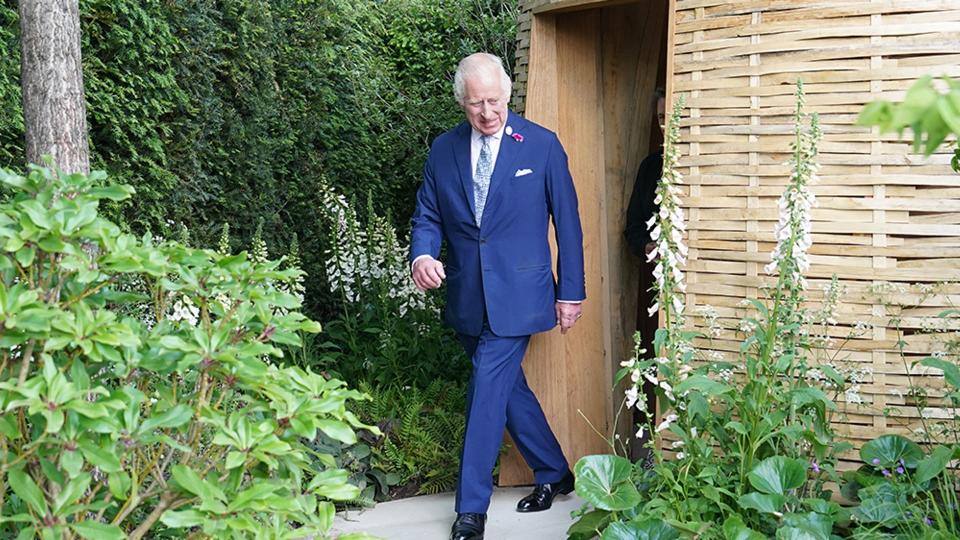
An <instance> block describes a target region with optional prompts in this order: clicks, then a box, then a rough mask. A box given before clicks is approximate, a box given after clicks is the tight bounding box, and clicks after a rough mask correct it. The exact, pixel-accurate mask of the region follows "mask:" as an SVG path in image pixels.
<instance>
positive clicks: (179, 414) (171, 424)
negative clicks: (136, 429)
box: [140, 404, 193, 433]
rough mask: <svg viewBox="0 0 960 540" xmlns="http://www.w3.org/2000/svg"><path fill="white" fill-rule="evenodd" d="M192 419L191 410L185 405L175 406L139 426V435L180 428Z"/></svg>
mask: <svg viewBox="0 0 960 540" xmlns="http://www.w3.org/2000/svg"><path fill="white" fill-rule="evenodd" d="M191 418H193V409H191V408H190V407H187V406H186V405H182V404H181V405H175V406H173V407H171V408H170V409H167V410H166V411H164V412H162V413H160V414H155V415H153V416H151V417H150V418H148V419H147V420H145V421H144V422H143V424H141V425H140V432H141V433H150V432H152V431H153V430H155V429H166V428H176V427H180V426H182V425H184V424H186V423H187V422H189V421H190V419H191Z"/></svg>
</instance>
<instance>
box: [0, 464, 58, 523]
mask: <svg viewBox="0 0 960 540" xmlns="http://www.w3.org/2000/svg"><path fill="white" fill-rule="evenodd" d="M7 482H8V483H9V484H10V488H11V489H13V492H14V493H16V494H17V496H18V497H20V498H21V499H23V501H24V502H26V503H27V505H29V506H30V508H32V509H33V511H34V512H37V513H39V514H41V515H44V516H45V515H47V514H48V513H49V510H48V509H47V501H46V499H44V498H43V492H42V491H40V487H39V486H37V484H36V482H34V481H33V478H31V477H30V475H29V474H27V473H26V472H24V471H23V469H11V470H10V472H8V473H7Z"/></svg>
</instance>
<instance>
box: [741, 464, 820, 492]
mask: <svg viewBox="0 0 960 540" xmlns="http://www.w3.org/2000/svg"><path fill="white" fill-rule="evenodd" d="M747 476H748V478H749V479H750V484H751V485H752V486H753V487H754V488H755V489H757V490H758V491H762V492H763V493H772V494H777V495H786V494H787V492H788V491H790V490H793V489H797V488H799V487H800V486H802V485H803V482H804V480H806V477H807V468H806V466H805V465H804V463H803V462H802V461H800V460H797V459H792V458H788V457H785V456H773V457H768V458H767V459H765V460H763V461H761V462H760V463H758V464H757V466H756V467H754V468H753V470H752V471H750V473H749V474H748V475H747Z"/></svg>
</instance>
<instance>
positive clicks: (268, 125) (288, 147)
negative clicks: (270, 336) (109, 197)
mask: <svg viewBox="0 0 960 540" xmlns="http://www.w3.org/2000/svg"><path fill="white" fill-rule="evenodd" d="M80 9H81V17H82V21H81V24H82V31H83V45H82V47H83V57H84V60H83V62H84V78H85V79H84V82H85V87H86V96H87V104H88V119H89V124H90V137H91V147H92V150H93V154H94V155H93V159H92V161H93V165H94V167H96V168H103V169H106V170H107V171H108V172H110V173H111V174H112V175H114V176H116V177H119V178H120V179H122V180H123V181H124V182H127V183H130V184H132V185H133V186H134V187H135V188H136V189H137V192H138V196H137V197H136V198H135V199H134V200H135V201H136V203H135V204H134V205H131V206H127V207H123V208H116V209H113V211H114V212H115V213H117V214H120V215H119V216H117V217H119V218H122V219H123V220H124V221H125V222H126V223H127V224H128V225H129V226H130V227H131V228H132V229H133V230H135V231H139V230H145V229H148V228H149V229H150V230H153V231H155V232H159V233H162V234H165V235H173V234H175V232H174V231H175V229H176V228H177V227H179V223H184V224H186V225H187V227H189V228H190V230H191V236H192V238H193V239H194V242H195V243H197V244H200V245H208V246H214V245H215V244H216V238H217V235H218V233H219V228H220V224H221V223H224V222H229V223H230V224H231V231H232V232H233V233H234V242H235V246H234V247H241V246H245V245H246V239H247V238H249V236H251V235H252V234H253V232H254V228H255V227H256V224H257V221H258V219H259V218H261V217H262V218H263V219H264V220H265V229H264V231H265V236H267V240H268V243H269V244H270V245H271V246H276V249H275V252H276V251H280V250H281V246H285V245H286V244H287V243H288V242H289V239H290V238H291V237H292V235H293V233H297V234H298V235H299V238H300V242H301V253H302V255H303V261H304V266H305V269H306V270H307V271H308V272H309V274H310V279H309V281H308V283H307V287H308V301H309V303H310V304H311V306H312V307H313V308H314V311H315V312H316V311H318V308H320V309H319V311H320V312H321V313H322V312H323V311H325V310H324V309H322V306H323V305H324V299H325V294H324V293H323V291H324V287H323V284H322V270H321V268H322V262H321V260H320V259H321V251H322V247H323V246H322V245H321V240H320V231H319V222H318V219H317V216H316V212H317V211H318V208H317V198H316V190H315V189H313V184H314V183H315V182H316V181H317V180H318V179H319V178H320V177H321V176H323V177H326V178H327V179H328V180H329V181H330V183H331V184H332V185H334V186H335V187H336V188H338V189H339V190H341V191H342V192H343V193H345V194H347V195H349V196H355V197H356V198H357V199H358V200H366V198H367V194H368V193H370V194H372V198H373V201H374V204H375V205H376V206H377V210H378V211H380V212H384V213H389V215H391V216H394V218H395V219H394V221H395V222H396V223H397V224H398V225H400V227H401V229H402V230H406V229H407V226H406V224H405V222H406V220H407V217H408V216H409V215H410V212H411V210H412V204H413V197H414V193H415V190H416V185H417V182H418V180H419V172H420V168H421V166H422V163H423V159H424V157H425V155H426V152H427V150H428V145H429V142H430V141H431V140H432V139H433V137H435V136H436V135H438V134H439V133H441V132H442V131H443V130H445V129H447V128H448V127H450V126H451V125H453V124H454V123H456V122H457V121H459V119H460V117H461V113H460V112H459V110H458V109H457V107H456V106H455V104H454V102H453V99H452V97H451V90H450V81H451V78H452V72H453V68H454V67H455V64H456V61H457V60H458V59H459V58H460V57H462V56H463V55H464V54H466V53H469V52H473V51H476V50H488V51H491V52H496V53H498V54H500V55H501V56H503V57H504V58H505V59H506V60H507V61H511V60H512V58H513V41H514V36H515V24H516V9H517V8H516V0H368V1H351V0H222V1H213V0H80ZM17 25H18V21H17V15H16V1H15V0H0V106H2V111H3V114H2V115H0V167H12V168H15V169H16V168H20V167H21V166H22V164H23V159H24V158H23V120H22V114H21V111H20V93H19V87H18V85H19V53H18V43H17V39H18V36H17V34H18V26H17Z"/></svg>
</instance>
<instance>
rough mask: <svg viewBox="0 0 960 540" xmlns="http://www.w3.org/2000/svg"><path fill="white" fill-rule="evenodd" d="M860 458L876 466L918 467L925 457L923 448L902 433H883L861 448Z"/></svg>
mask: <svg viewBox="0 0 960 540" xmlns="http://www.w3.org/2000/svg"><path fill="white" fill-rule="evenodd" d="M860 459H862V460H863V462H864V463H866V464H868V465H871V466H876V467H896V466H897V465H898V464H900V460H903V463H902V464H903V466H905V467H916V466H917V463H918V462H919V461H920V460H921V459H923V450H921V449H920V446H919V445H917V443H915V442H913V441H911V440H910V439H908V438H906V437H903V436H900V435H882V436H880V437H878V438H876V439H874V440H872V441H870V442H868V443H866V444H864V445H863V447H862V448H860Z"/></svg>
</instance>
